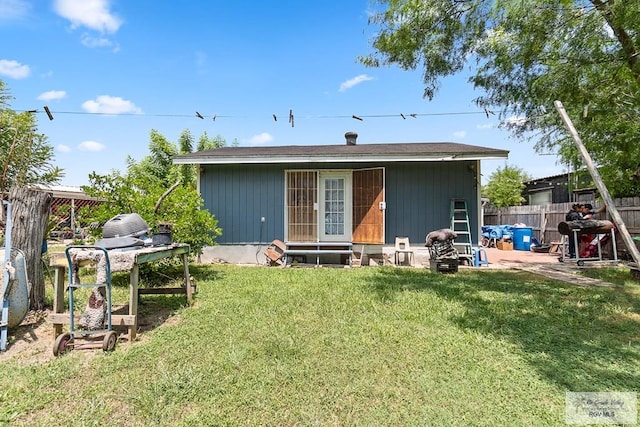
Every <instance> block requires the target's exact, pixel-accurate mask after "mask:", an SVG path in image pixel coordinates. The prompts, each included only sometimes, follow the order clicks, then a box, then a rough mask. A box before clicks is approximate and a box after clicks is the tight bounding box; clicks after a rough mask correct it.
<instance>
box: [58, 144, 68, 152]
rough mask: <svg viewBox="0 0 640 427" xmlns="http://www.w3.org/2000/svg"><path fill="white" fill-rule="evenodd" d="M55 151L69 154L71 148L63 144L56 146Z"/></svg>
mask: <svg viewBox="0 0 640 427" xmlns="http://www.w3.org/2000/svg"><path fill="white" fill-rule="evenodd" d="M56 150H58V151H59V152H61V153H69V152H71V147H69V146H68V145H64V144H58V145H57V146H56Z"/></svg>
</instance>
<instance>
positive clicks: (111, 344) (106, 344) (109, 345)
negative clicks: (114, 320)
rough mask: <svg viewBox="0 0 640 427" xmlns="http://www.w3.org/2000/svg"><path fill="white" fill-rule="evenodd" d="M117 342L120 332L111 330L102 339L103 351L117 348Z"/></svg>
mask: <svg viewBox="0 0 640 427" xmlns="http://www.w3.org/2000/svg"><path fill="white" fill-rule="evenodd" d="M116 342H118V334H117V333H116V332H115V331H109V332H107V334H106V335H105V336H104V340H102V350H103V351H113V350H114V349H115V348H116Z"/></svg>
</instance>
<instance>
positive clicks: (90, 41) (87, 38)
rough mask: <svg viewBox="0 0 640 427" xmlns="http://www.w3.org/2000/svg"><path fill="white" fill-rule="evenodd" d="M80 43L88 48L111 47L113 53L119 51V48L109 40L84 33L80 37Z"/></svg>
mask: <svg viewBox="0 0 640 427" xmlns="http://www.w3.org/2000/svg"><path fill="white" fill-rule="evenodd" d="M80 43H82V44H83V45H84V46H86V47H90V48H99V47H113V51H114V52H118V51H119V50H120V46H119V45H118V44H117V43H114V42H113V41H111V40H110V39H108V38H106V37H93V36H91V35H89V34H86V33H85V34H83V35H82V37H80Z"/></svg>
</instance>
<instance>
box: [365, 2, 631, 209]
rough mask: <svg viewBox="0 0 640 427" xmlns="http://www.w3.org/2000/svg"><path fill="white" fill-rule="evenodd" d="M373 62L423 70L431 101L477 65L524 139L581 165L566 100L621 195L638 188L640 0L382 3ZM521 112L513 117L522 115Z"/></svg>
mask: <svg viewBox="0 0 640 427" xmlns="http://www.w3.org/2000/svg"><path fill="white" fill-rule="evenodd" d="M378 3H379V4H380V5H381V7H380V9H379V10H377V11H376V12H375V13H374V14H373V16H372V18H371V19H370V23H371V24H372V25H374V26H376V27H377V29H378V33H377V35H376V36H375V38H374V40H373V42H372V47H373V49H374V51H373V53H371V54H370V55H368V56H365V57H361V58H359V59H360V61H361V62H363V63H364V64H366V65H369V66H380V65H391V64H395V65H398V66H400V67H401V68H403V69H407V70H409V69H411V70H413V69H418V68H421V69H422V70H423V71H424V74H423V79H424V84H425V89H424V96H425V97H426V98H428V99H432V98H433V97H434V96H435V94H436V92H437V90H438V88H439V84H440V80H441V78H442V77H445V76H448V75H452V74H456V73H459V72H461V71H463V70H465V68H467V67H468V68H470V69H471V71H472V76H471V77H470V79H469V80H470V82H472V83H473V84H474V86H475V87H476V88H480V89H482V90H483V91H484V95H482V96H480V97H479V98H477V99H476V103H477V104H478V105H479V106H480V107H482V108H485V109H486V111H487V112H490V111H493V110H495V109H497V110H498V111H499V117H500V118H501V119H502V123H503V125H504V126H505V127H507V128H509V129H510V130H511V131H512V132H513V134H514V135H515V136H516V137H521V138H526V139H531V140H533V141H534V142H535V147H536V149H538V150H539V151H541V152H543V151H556V152H557V153H558V155H559V157H560V158H561V159H562V162H563V163H566V164H572V165H575V166H576V167H577V168H579V167H580V163H581V162H582V159H581V158H580V156H579V154H578V152H577V150H576V148H575V146H574V144H573V141H572V140H571V138H570V137H569V135H568V134H567V132H566V131H565V128H564V125H563V124H562V122H561V120H560V117H559V115H558V114H557V112H556V111H555V109H554V106H553V101H554V100H556V99H559V100H561V101H562V102H563V104H564V105H565V107H566V109H567V111H568V112H569V114H570V115H571V116H572V118H573V121H574V122H575V125H576V128H577V130H578V132H579V133H580V136H581V138H582V139H583V141H584V143H585V145H586V146H587V148H588V150H589V152H590V154H591V156H592V158H593V159H594V161H595V162H596V163H597V164H598V166H599V167H600V173H601V175H602V177H603V179H604V180H605V182H606V183H607V185H608V187H609V190H610V192H611V193H612V195H614V196H622V195H632V194H633V195H635V194H637V193H638V192H640V170H639V166H640V143H639V142H640V141H639V140H640V58H639V55H638V52H640V19H638V16H640V2H638V1H628V0H433V1H413V0H378ZM514 118H515V119H514Z"/></svg>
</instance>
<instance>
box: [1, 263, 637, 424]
mask: <svg viewBox="0 0 640 427" xmlns="http://www.w3.org/2000/svg"><path fill="white" fill-rule="evenodd" d="M192 274H193V276H194V277H195V278H196V280H197V282H198V293H197V295H196V303H195V305H194V306H192V307H181V306H179V304H180V303H181V301H182V300H183V298H184V297H179V296H169V297H167V296H144V297H143V300H146V301H148V302H154V303H158V302H159V303H161V304H168V305H170V306H174V307H175V308H176V312H175V318H176V319H177V321H172V322H167V324H165V325H162V326H159V327H157V328H155V329H153V330H152V331H150V332H146V333H144V334H142V339H141V340H140V341H139V342H136V343H135V344H134V345H120V346H118V347H117V349H116V351H115V352H113V353H109V354H102V353H98V354H95V353H88V352H86V351H79V350H76V351H72V352H71V353H69V354H67V355H65V356H63V357H60V358H57V359H53V360H51V361H49V362H46V363H42V364H38V365H22V364H20V363H19V362H16V361H13V360H10V361H8V362H6V363H4V364H3V365H2V366H0V423H2V422H5V423H9V424H11V425H12V426H14V425H18V426H19V425H37V426H38V425H39V426H56V425H60V426H68V425H77V426H90V425H96V426H103V425H127V426H181V425H184V426H204V425H274V426H275V425H277V426H283V425H322V426H324V425H365V426H377V425H392V426H399V425H403V426H405V425H433V426H444V425H447V426H449V425H454V426H455V425H459V426H474V425H488V426H498V425H499V426H507V425H508V426H545V425H549V426H556V425H557V426H560V425H565V422H564V421H565V418H564V417H565V415H564V411H565V392H566V391H636V392H637V391H638V388H639V386H638V385H639V384H640V334H639V331H640V304H639V303H640V286H638V284H635V283H633V282H631V281H629V280H626V282H625V286H618V287H611V288H606V287H597V288H583V287H574V286H570V285H568V284H565V283H561V282H556V281H553V280H546V279H544V278H542V277H540V276H536V275H532V274H528V273H518V272H504V271H496V270H492V271H489V270H482V271H478V270H465V271H461V272H459V273H457V274H455V275H447V274H436V273H431V272H430V271H429V270H422V269H398V268H392V267H385V268H361V269H352V270H349V269H333V268H320V269H306V268H288V269H280V268H267V267H237V266H213V267H193V268H192ZM614 275H615V276H616V277H618V278H620V277H621V274H620V273H615V274H614ZM622 277H623V279H621V280H624V276H622ZM619 281H620V279H619ZM119 286H124V287H126V285H117V287H119ZM117 293H118V290H116V292H115V294H117Z"/></svg>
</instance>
